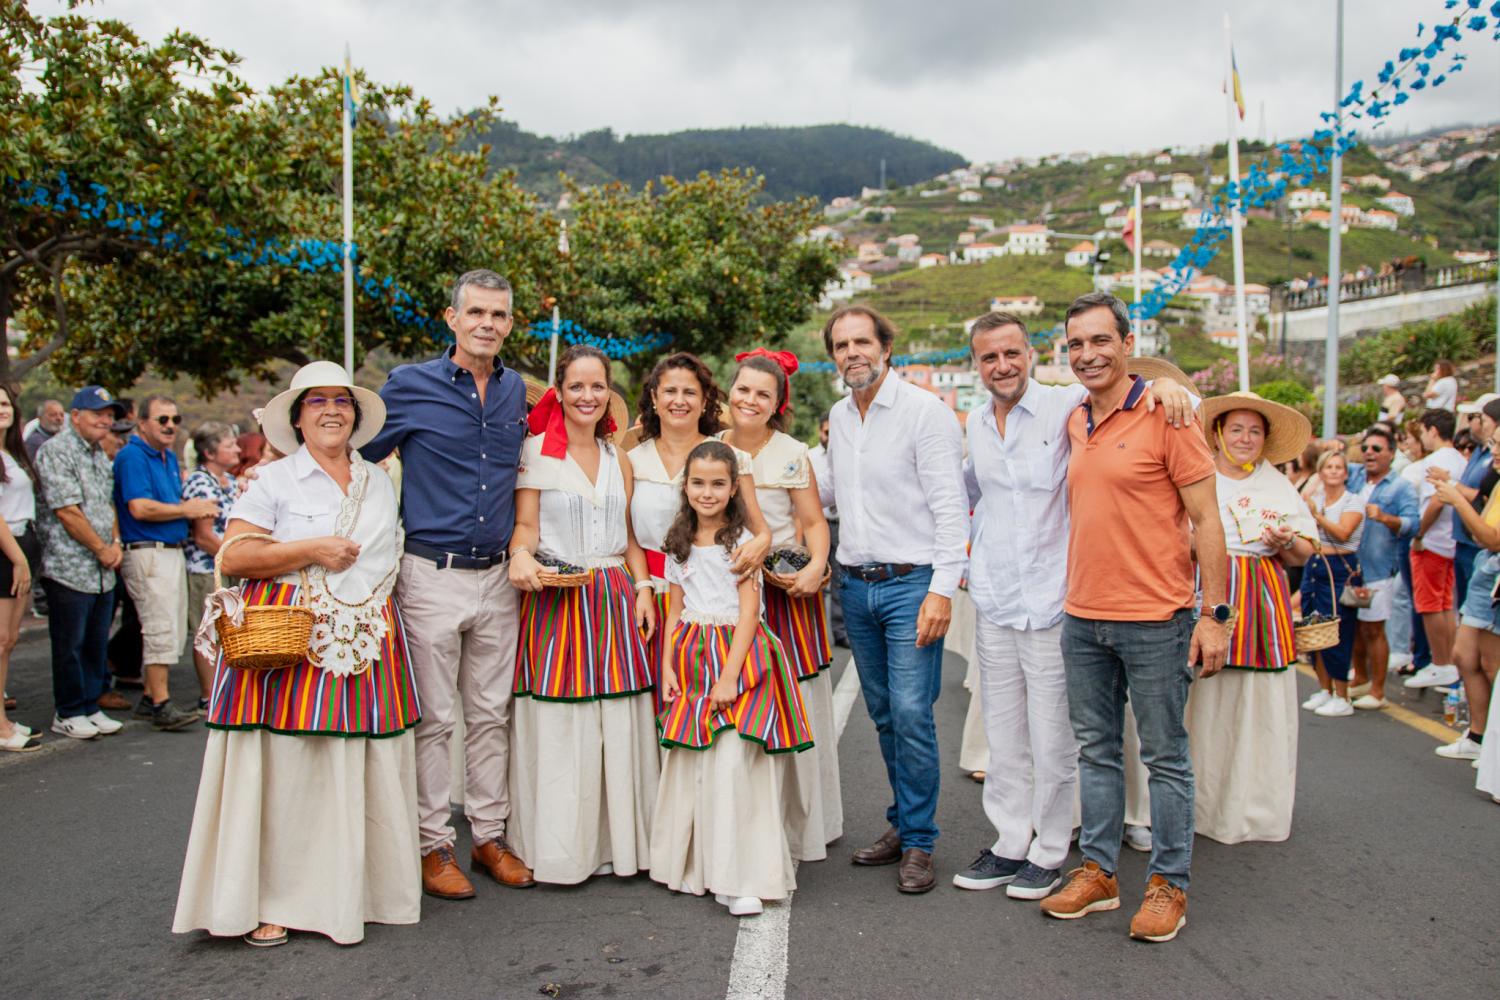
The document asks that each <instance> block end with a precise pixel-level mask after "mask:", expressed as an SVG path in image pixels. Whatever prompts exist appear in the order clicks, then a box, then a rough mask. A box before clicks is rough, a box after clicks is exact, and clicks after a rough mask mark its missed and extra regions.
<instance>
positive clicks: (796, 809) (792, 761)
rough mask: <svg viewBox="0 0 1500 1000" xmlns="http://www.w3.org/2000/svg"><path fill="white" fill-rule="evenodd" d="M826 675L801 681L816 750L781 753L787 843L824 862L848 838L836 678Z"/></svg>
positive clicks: (803, 856)
mask: <svg viewBox="0 0 1500 1000" xmlns="http://www.w3.org/2000/svg"><path fill="white" fill-rule="evenodd" d="M832 673H833V672H832V671H830V670H824V671H821V672H820V673H819V674H818V676H816V677H809V678H808V679H807V680H804V681H799V682H798V685H799V686H800V687H801V689H802V702H803V704H804V705H805V706H806V707H807V721H808V724H809V725H811V726H812V734H813V748H812V749H811V750H804V751H803V752H802V753H789V754H777V755H776V762H777V763H778V764H779V765H780V766H781V767H783V768H785V771H784V773H783V775H782V786H781V798H782V809H783V815H784V817H785V823H786V839H787V843H788V844H789V845H790V847H791V850H792V857H794V858H796V859H797V860H798V861H822V860H824V859H825V858H827V857H828V845H829V844H831V843H833V842H834V841H835V840H838V839H839V838H840V837H842V836H843V835H844V799H843V790H842V789H841V788H840V785H839V741H838V736H837V735H836V734H835V733H834V731H833V676H832Z"/></svg>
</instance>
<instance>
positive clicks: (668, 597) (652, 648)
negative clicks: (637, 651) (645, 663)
mask: <svg viewBox="0 0 1500 1000" xmlns="http://www.w3.org/2000/svg"><path fill="white" fill-rule="evenodd" d="M663 586H665V584H663ZM651 595H652V596H653V597H654V598H655V599H656V632H655V633H653V634H652V636H651V641H649V642H647V643H646V656H647V657H648V658H649V659H650V661H651V676H652V677H655V678H657V679H658V680H660V679H661V662H662V660H663V658H665V657H666V655H667V613H668V612H669V611H671V610H672V592H671V590H653V591H652V592H651ZM652 697H653V698H654V699H655V701H656V714H657V715H661V713H662V709H664V708H666V707H667V706H666V703H665V702H663V701H662V700H661V685H660V684H658V685H657V687H656V691H655V693H654V694H653V695H652Z"/></svg>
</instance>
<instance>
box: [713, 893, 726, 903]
mask: <svg viewBox="0 0 1500 1000" xmlns="http://www.w3.org/2000/svg"><path fill="white" fill-rule="evenodd" d="M714 902H715V903H718V904H719V905H720V906H728V905H729V897H728V896H726V895H724V894H723V893H722V892H716V893H714Z"/></svg>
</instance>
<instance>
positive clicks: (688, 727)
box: [657, 621, 813, 753]
mask: <svg viewBox="0 0 1500 1000" xmlns="http://www.w3.org/2000/svg"><path fill="white" fill-rule="evenodd" d="M734 628H735V627H734V626H733V625H709V624H705V623H701V622H686V621H684V622H678V624H677V630H676V631H675V632H673V633H672V635H671V636H670V637H669V639H668V641H667V654H666V655H667V658H668V662H669V663H671V665H672V668H673V670H674V672H675V673H676V674H677V685H678V687H680V688H681V689H682V693H681V694H679V695H678V696H677V698H676V699H675V700H673V701H672V702H671V703H670V704H669V705H667V706H666V707H665V708H664V709H662V711H661V713H660V714H659V715H658V716H657V728H658V729H659V730H660V731H661V744H662V746H664V747H683V748H685V749H688V750H704V749H707V748H708V747H710V746H712V745H713V742H714V737H715V736H716V735H717V734H718V733H719V732H720V731H721V730H724V729H730V728H733V729H735V730H737V731H738V732H739V734H740V738H741V739H745V740H750V741H751V742H754V743H759V744H760V745H761V747H762V749H764V750H765V751H766V753H794V752H797V751H801V750H806V749H809V748H810V747H811V746H812V745H813V739H812V726H811V725H810V724H809V723H808V721H807V709H806V707H805V706H804V705H803V703H802V690H801V688H799V687H798V685H797V679H796V677H795V676H794V675H793V674H792V671H791V668H790V665H789V664H788V663H787V660H786V657H785V655H784V654H783V653H782V650H781V643H780V642H778V641H777V639H776V637H775V636H773V635H772V634H771V633H770V632H768V631H767V630H766V627H765V624H764V623H761V624H760V625H759V626H758V627H757V629H756V634H755V641H754V642H752V643H751V644H750V652H749V653H747V654H746V655H745V665H744V666H743V667H741V668H740V676H739V685H738V695H739V696H738V697H737V698H736V699H735V701H734V704H732V705H730V706H729V707H728V708H727V709H725V710H724V711H722V712H714V711H713V710H712V709H711V708H710V707H709V701H708V692H709V690H710V689H711V688H712V687H713V686H714V683H715V682H716V681H718V679H719V676H720V674H722V673H723V669H724V661H725V659H726V658H728V656H729V647H730V644H731V643H732V642H733V641H734Z"/></svg>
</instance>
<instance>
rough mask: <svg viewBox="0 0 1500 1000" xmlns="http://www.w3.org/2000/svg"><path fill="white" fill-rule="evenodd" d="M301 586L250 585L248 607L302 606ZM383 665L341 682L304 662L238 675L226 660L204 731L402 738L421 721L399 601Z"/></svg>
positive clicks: (388, 623) (392, 606)
mask: <svg viewBox="0 0 1500 1000" xmlns="http://www.w3.org/2000/svg"><path fill="white" fill-rule="evenodd" d="M297 589H298V588H297V586H296V584H291V583H280V582H278V581H275V580H249V581H247V582H246V583H245V584H244V585H243V586H242V588H241V593H242V594H243V595H244V599H245V603H246V604H247V605H251V606H255V605H276V606H281V607H285V606H288V605H292V604H296V603H297ZM384 616H385V641H384V642H383V643H382V644H381V647H380V659H379V660H378V661H376V662H375V663H374V664H372V665H371V667H370V669H369V670H366V671H365V672H364V673H362V674H357V675H354V676H350V677H336V676H334V675H333V674H330V673H327V672H326V671H324V670H323V669H322V668H321V667H318V666H314V665H313V664H311V663H309V662H308V661H306V660H303V661H302V662H301V663H298V664H297V665H296V666H292V667H287V668H285V669H282V670H237V669H235V668H233V667H228V666H225V664H224V658H223V656H222V655H221V656H220V657H219V662H218V663H217V664H215V666H214V685H213V691H212V692H211V694H210V696H209V700H208V716H207V717H206V718H205V719H204V725H206V726H208V727H209V728H210V729H266V730H270V731H271V732H273V733H281V734H283V735H287V736H350V737H354V736H363V737H370V738H379V737H383V736H398V735H400V734H401V733H403V732H405V731H406V730H408V729H410V728H411V727H413V726H415V725H416V724H417V722H418V720H419V719H421V717H422V709H421V706H420V705H419V704H418V701H417V686H416V681H415V680H414V678H413V677H412V672H411V657H410V656H409V655H408V654H407V651H406V632H405V629H404V628H403V627H402V624H401V612H400V611H399V610H398V609H397V608H396V602H395V601H394V600H392V599H389V598H387V599H386V603H385V613H384Z"/></svg>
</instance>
